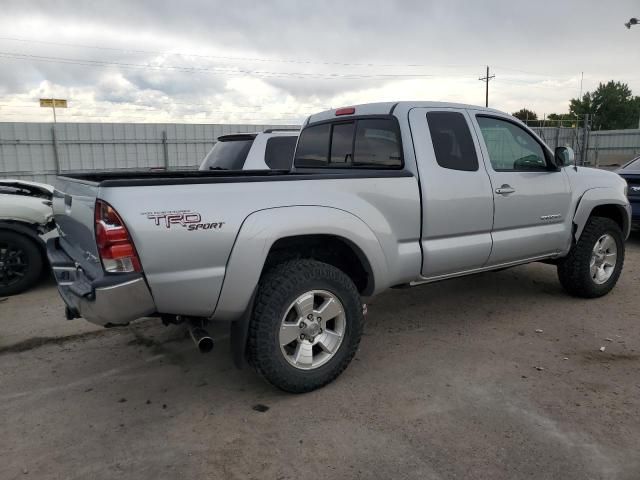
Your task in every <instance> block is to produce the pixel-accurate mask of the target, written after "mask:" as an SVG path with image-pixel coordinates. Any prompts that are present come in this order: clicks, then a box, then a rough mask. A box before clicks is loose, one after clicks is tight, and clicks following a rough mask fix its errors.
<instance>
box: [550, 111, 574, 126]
mask: <svg viewBox="0 0 640 480" xmlns="http://www.w3.org/2000/svg"><path fill="white" fill-rule="evenodd" d="M547 120H548V121H549V126H550V127H575V126H576V123H577V121H578V117H576V116H575V115H573V114H571V113H550V114H549V115H547Z"/></svg>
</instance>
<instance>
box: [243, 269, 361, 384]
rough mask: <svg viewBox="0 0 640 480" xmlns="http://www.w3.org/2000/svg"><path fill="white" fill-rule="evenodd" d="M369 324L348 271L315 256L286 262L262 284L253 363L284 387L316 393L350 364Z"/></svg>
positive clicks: (250, 349) (252, 332)
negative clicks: (366, 321)
mask: <svg viewBox="0 0 640 480" xmlns="http://www.w3.org/2000/svg"><path fill="white" fill-rule="evenodd" d="M323 312H324V313H323ZM322 315H325V318H324V319H323V318H322ZM318 319H319V320H318ZM363 323H364V317H363V313H362V304H361V301H360V295H359V293H358V290H357V289H356V287H355V285H354V284H353V282H352V281H351V279H350V278H349V277H348V276H347V275H346V274H345V273H344V272H342V271H341V270H339V269H337V268H336V267H333V266H332V265H329V264H326V263H322V262H318V261H315V260H291V261H287V262H284V263H281V264H279V265H276V266H275V267H273V268H272V269H271V270H270V271H269V272H267V273H266V274H265V275H264V276H263V278H262V279H261V280H260V284H259V285H258V293H257V296H256V301H255V306H254V311H253V317H252V320H251V323H250V326H249V340H248V346H247V353H248V360H249V363H251V365H252V366H253V367H254V368H255V369H256V370H257V372H258V373H259V374H260V375H261V376H263V377H264V378H265V379H266V380H267V381H268V382H269V383H271V384H272V385H274V386H276V387H278V388H280V389H281V390H284V391H286V392H291V393H303V392H310V391H312V390H315V389H317V388H320V387H323V386H324V385H326V384H328V383H330V382H331V381H333V380H334V379H335V378H336V377H338V376H339V375H340V374H341V373H342V371H343V370H344V369H345V368H346V367H347V365H349V363H350V362H351V359H352V358H353V356H354V355H355V353H356V350H357V349H358V344H359V343H360V338H361V336H362V328H363ZM287 335H290V336H287ZM289 340H290V341H289ZM287 342H288V343H287Z"/></svg>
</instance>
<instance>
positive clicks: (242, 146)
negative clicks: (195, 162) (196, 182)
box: [200, 138, 253, 170]
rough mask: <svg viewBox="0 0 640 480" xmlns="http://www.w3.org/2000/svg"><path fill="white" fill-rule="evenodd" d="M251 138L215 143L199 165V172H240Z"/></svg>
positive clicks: (251, 142)
mask: <svg viewBox="0 0 640 480" xmlns="http://www.w3.org/2000/svg"><path fill="white" fill-rule="evenodd" d="M252 144H253V138H251V139H242V140H226V141H220V142H218V143H216V144H215V145H214V146H213V148H212V149H211V151H210V152H209V154H208V155H207V156H206V157H205V158H204V160H203V161H202V164H201V165H200V170H242V167H244V162H245V160H246V159H247V155H248V154H249V149H250V148H251V145H252Z"/></svg>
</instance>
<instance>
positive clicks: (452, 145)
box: [427, 112, 478, 172]
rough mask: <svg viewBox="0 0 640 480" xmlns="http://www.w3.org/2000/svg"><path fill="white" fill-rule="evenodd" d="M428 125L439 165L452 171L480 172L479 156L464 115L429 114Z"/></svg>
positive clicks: (448, 113)
mask: <svg viewBox="0 0 640 480" xmlns="http://www.w3.org/2000/svg"><path fill="white" fill-rule="evenodd" d="M427 123H428V124H429V133H431V141H432V143H433V150H434V151H435V154H436V161H437V162H438V165H440V166H441V167H443V168H450V169H452V170H463V171H467V172H474V171H476V170H478V156H477V155H476V148H475V146H474V144H473V139H472V138H471V132H470V131H469V126H468V125H467V121H466V119H465V117H464V115H463V114H462V113H459V112H429V113H427Z"/></svg>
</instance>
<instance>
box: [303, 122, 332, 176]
mask: <svg viewBox="0 0 640 480" xmlns="http://www.w3.org/2000/svg"><path fill="white" fill-rule="evenodd" d="M330 132H331V124H329V123H324V124H321V125H314V126H311V127H307V128H305V129H304V130H302V133H301V134H300V140H299V141H298V149H297V152H296V159H295V163H296V166H297V167H326V166H327V164H328V162H329V134H330Z"/></svg>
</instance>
